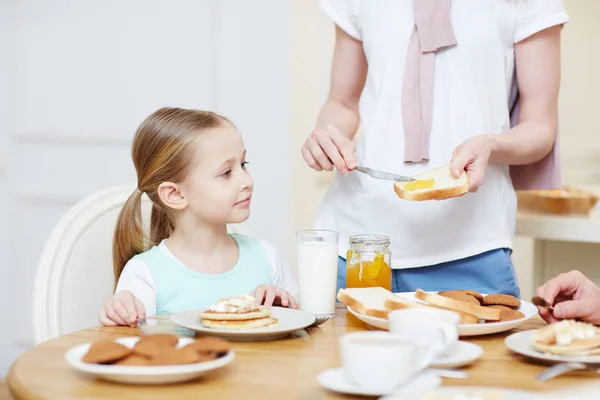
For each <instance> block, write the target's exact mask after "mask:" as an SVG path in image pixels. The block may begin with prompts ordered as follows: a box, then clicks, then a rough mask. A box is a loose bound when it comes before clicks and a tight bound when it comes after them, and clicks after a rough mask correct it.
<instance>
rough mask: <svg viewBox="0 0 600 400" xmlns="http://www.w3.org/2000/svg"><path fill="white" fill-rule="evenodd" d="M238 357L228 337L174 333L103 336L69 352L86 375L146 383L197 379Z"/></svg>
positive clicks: (71, 361)
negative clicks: (186, 336) (179, 335)
mask: <svg viewBox="0 0 600 400" xmlns="http://www.w3.org/2000/svg"><path fill="white" fill-rule="evenodd" d="M234 357H235V354H234V352H233V350H231V345H230V344H229V342H228V341H226V340H223V339H220V338H212V337H211V338H209V337H205V338H198V339H193V338H178V337H177V336H175V335H172V334H153V335H144V336H142V337H123V338H118V339H115V340H113V339H102V340H98V341H96V342H94V343H86V344H81V345H78V346H75V347H73V348H71V349H70V350H69V351H67V352H66V354H65V359H66V361H67V363H68V364H69V365H70V366H71V367H72V368H74V369H76V370H77V371H79V372H80V373H82V374H84V375H87V376H90V377H93V378H99V379H104V380H108V381H113V382H120V383H129V384H144V385H161V384H167V383H175V382H185V381H189V380H192V379H196V378H199V377H201V376H203V375H205V374H206V373H207V372H209V371H212V370H215V369H218V368H221V367H224V366H225V365H227V364H229V363H230V362H231V361H233V359H234Z"/></svg>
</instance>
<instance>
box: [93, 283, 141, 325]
mask: <svg viewBox="0 0 600 400" xmlns="http://www.w3.org/2000/svg"><path fill="white" fill-rule="evenodd" d="M145 317H146V309H145V308H144V305H143V304H142V303H141V302H140V301H139V300H138V299H136V298H135V296H134V295H133V293H131V292H130V291H128V290H123V291H122V292H119V293H117V294H115V295H114V296H113V297H111V298H110V299H109V300H108V301H107V302H106V303H104V306H103V307H102V309H100V313H99V319H100V323H101V324H102V325H104V326H116V325H124V326H130V327H132V328H135V326H136V324H137V320H138V318H145Z"/></svg>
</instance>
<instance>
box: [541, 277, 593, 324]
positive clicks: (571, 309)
mask: <svg viewBox="0 0 600 400" xmlns="http://www.w3.org/2000/svg"><path fill="white" fill-rule="evenodd" d="M536 294H537V295H538V296H540V297H541V298H543V299H544V300H546V301H547V302H549V303H550V304H553V305H554V310H553V311H552V312H550V311H549V310H546V309H545V308H541V307H538V308H539V310H540V315H541V316H542V318H544V320H546V322H548V323H553V322H557V321H560V320H563V319H575V318H577V319H580V320H582V321H584V322H589V323H591V324H594V325H600V288H599V287H598V286H596V285H595V284H594V283H593V282H592V281H590V280H589V279H588V278H586V277H585V275H583V274H582V273H581V272H579V271H571V272H567V273H565V274H560V275H558V276H557V277H556V278H553V279H550V280H549V281H548V282H546V283H545V284H544V285H542V286H540V287H539V288H538V289H537V290H536Z"/></svg>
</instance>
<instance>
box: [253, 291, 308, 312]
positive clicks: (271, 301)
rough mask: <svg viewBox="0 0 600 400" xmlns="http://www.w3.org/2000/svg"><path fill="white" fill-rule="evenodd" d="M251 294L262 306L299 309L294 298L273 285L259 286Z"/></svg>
mask: <svg viewBox="0 0 600 400" xmlns="http://www.w3.org/2000/svg"><path fill="white" fill-rule="evenodd" d="M251 294H252V296H254V298H256V301H257V302H258V304H261V305H265V306H273V305H274V306H278V305H279V306H283V307H289V308H293V309H297V308H298V305H297V304H296V300H295V299H294V296H292V295H291V294H289V293H288V292H286V291H285V290H283V289H281V288H278V287H276V286H273V285H258V286H257V287H256V289H254V292H252V293H251Z"/></svg>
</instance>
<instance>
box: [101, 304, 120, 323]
mask: <svg viewBox="0 0 600 400" xmlns="http://www.w3.org/2000/svg"><path fill="white" fill-rule="evenodd" d="M98 320H99V321H100V324H101V325H102V326H116V325H117V323H116V322H115V321H113V320H111V319H110V318H108V316H107V315H106V310H105V309H104V308H101V309H100V312H99V315H98Z"/></svg>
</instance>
